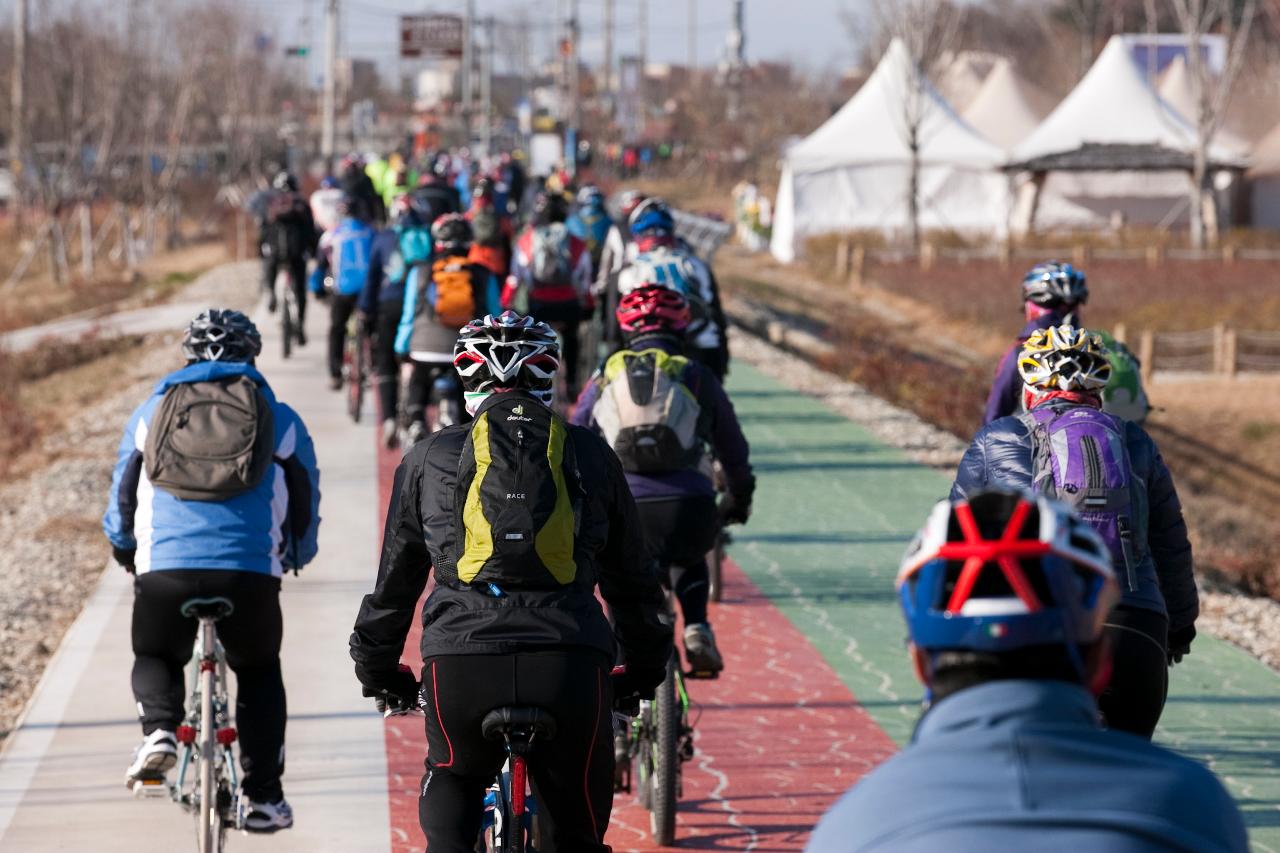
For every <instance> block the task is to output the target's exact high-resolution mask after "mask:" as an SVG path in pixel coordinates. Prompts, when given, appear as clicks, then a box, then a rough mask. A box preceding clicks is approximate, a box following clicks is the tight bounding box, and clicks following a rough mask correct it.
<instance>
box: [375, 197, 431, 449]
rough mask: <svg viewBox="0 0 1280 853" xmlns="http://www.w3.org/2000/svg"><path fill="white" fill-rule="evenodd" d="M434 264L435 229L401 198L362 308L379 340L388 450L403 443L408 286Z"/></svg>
mask: <svg viewBox="0 0 1280 853" xmlns="http://www.w3.org/2000/svg"><path fill="white" fill-rule="evenodd" d="M430 263H431V223H430V222H428V221H427V220H425V219H423V218H422V215H421V214H420V212H419V210H418V208H416V207H415V206H414V205H413V204H412V201H411V199H410V198H409V196H407V195H404V194H401V195H399V196H397V197H396V199H395V201H394V202H392V205H391V227H390V228H386V229H384V230H383V231H381V232H380V233H379V234H378V236H377V237H375V238H374V240H373V247H372V249H371V250H370V253H369V276H368V278H367V279H365V285H364V289H363V290H362V291H360V299H359V303H358V309H359V311H360V317H361V323H362V324H363V325H364V328H365V329H366V330H367V331H368V332H369V334H370V336H371V337H372V339H373V351H372V355H373V359H372V360H373V365H372V366H373V383H374V387H375V388H376V389H377V392H378V406H379V408H380V409H381V412H382V443H383V445H384V446H386V447H394V446H395V445H396V441H397V427H396V412H397V411H398V409H397V405H398V404H399V397H400V378H399V374H400V363H399V360H398V359H397V357H396V349H395V343H396V331H397V329H398V328H399V326H400V316H401V314H402V313H403V311H404V296H405V288H404V285H405V281H406V279H408V277H409V273H410V272H411V271H412V270H413V268H414V267H417V266H420V265H429V264H430Z"/></svg>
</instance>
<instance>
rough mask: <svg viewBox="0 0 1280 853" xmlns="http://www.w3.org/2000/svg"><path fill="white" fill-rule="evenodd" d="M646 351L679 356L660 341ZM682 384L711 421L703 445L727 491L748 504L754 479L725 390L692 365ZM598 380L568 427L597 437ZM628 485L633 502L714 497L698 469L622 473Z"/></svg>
mask: <svg viewBox="0 0 1280 853" xmlns="http://www.w3.org/2000/svg"><path fill="white" fill-rule="evenodd" d="M644 348H645V349H651V348H658V349H662V350H664V351H666V352H668V353H671V354H679V353H680V347H679V346H678V345H676V344H674V343H672V342H669V341H667V340H664V339H662V338H653V339H649V340H646V341H645V342H644ZM682 381H683V382H684V384H685V385H686V386H687V387H688V388H689V390H690V391H692V392H693V394H694V396H695V397H697V399H698V405H699V406H700V407H701V408H702V411H703V412H705V413H708V414H709V415H710V416H709V417H708V418H707V419H706V423H707V435H705V436H702V440H703V441H704V442H706V443H707V444H709V445H710V446H711V449H712V450H713V451H714V452H715V457H716V459H717V460H719V462H720V465H721V467H722V468H723V469H724V476H725V481H726V483H727V486H728V490H729V492H730V493H731V494H733V495H735V496H740V497H741V498H743V499H745V500H746V501H748V502H749V501H750V498H751V493H752V491H753V490H754V489H755V478H754V477H753V476H752V474H751V461H750V458H749V454H750V450H749V448H748V447H747V439H746V436H744V435H743V434H742V427H741V426H740V425H739V424H738V416H737V415H736V414H735V413H734V411H733V403H731V402H729V396H728V395H727V394H725V392H724V387H723V386H721V385H720V383H719V382H718V381H717V380H716V377H715V375H714V374H712V372H711V371H710V370H709V369H708V368H707V367H705V366H704V365H702V364H699V363H698V362H696V361H690V362H689V367H688V370H687V371H686V372H685V375H684V377H682ZM600 388H601V384H600V377H599V376H597V377H596V378H594V379H593V380H592V381H590V382H588V383H587V386H586V387H585V388H583V389H582V394H581V395H580V396H579V397H578V403H577V405H576V406H575V407H574V410H573V417H572V418H570V421H571V422H572V423H574V424H577V425H579V426H585V427H588V428H590V429H592V430H595V431H597V432H598V431H599V427H598V426H597V425H596V421H595V416H594V410H595V406H596V401H597V400H598V399H599V398H600ZM627 484H628V485H629V486H630V487H631V494H632V495H633V496H634V497H635V499H636V500H638V501H642V500H646V499H657V498H672V497H692V496H695V495H703V496H714V495H715V493H716V490H715V486H714V485H713V484H712V482H711V480H710V478H708V477H707V475H706V474H704V473H703V472H702V471H700V470H698V469H697V468H687V469H685V470H683V471H674V472H672V473H670V474H633V473H630V472H628V473H627Z"/></svg>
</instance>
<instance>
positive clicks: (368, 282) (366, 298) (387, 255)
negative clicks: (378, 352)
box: [356, 228, 406, 316]
mask: <svg viewBox="0 0 1280 853" xmlns="http://www.w3.org/2000/svg"><path fill="white" fill-rule="evenodd" d="M405 272H406V270H405V269H404V261H403V259H402V258H401V257H400V235H399V234H398V233H397V232H396V231H395V229H393V228H386V229H384V230H382V231H379V232H378V234H377V236H375V237H374V238H373V245H372V247H371V248H370V249H369V276H368V278H366V279H365V283H364V289H363V290H361V291H360V299H359V301H358V302H357V303H356V307H357V308H358V309H359V310H360V312H361V313H363V314H368V315H370V316H374V315H376V314H377V313H378V306H379V305H382V304H383V303H385V302H400V301H401V300H403V299H404V280H405V277H406V276H405Z"/></svg>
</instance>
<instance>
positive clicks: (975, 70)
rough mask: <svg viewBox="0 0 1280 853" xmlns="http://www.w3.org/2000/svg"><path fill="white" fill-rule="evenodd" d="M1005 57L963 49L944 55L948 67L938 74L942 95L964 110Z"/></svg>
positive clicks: (938, 83)
mask: <svg viewBox="0 0 1280 853" xmlns="http://www.w3.org/2000/svg"><path fill="white" fill-rule="evenodd" d="M1003 59H1004V57H1002V56H1000V55H999V54H996V53H989V52H987V51H985V50H962V51H960V52H959V53H956V54H954V55H952V56H950V57H948V56H946V55H945V54H944V55H943V62H945V63H946V68H945V69H944V70H943V71H942V73H941V74H939V75H938V79H937V87H938V91H939V92H940V93H941V94H942V97H944V98H946V99H947V101H948V102H949V103H950V104H951V106H952V107H954V108H955V109H956V110H958V111H960V112H963V111H964V110H966V109H968V108H969V104H971V103H973V99H974V98H976V97H977V96H978V92H980V91H981V90H982V84H983V83H985V82H986V80H987V78H988V77H989V76H990V75H991V71H992V69H994V68H995V67H996V64H997V63H999V62H1001V61H1002V60H1003Z"/></svg>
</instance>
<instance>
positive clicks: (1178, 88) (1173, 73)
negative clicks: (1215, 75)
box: [1156, 54, 1249, 152]
mask: <svg viewBox="0 0 1280 853" xmlns="http://www.w3.org/2000/svg"><path fill="white" fill-rule="evenodd" d="M1156 91H1158V92H1159V93H1160V97H1162V98H1164V99H1165V100H1166V101H1168V102H1169V106H1171V107H1173V108H1174V109H1175V110H1177V111H1178V114H1179V115H1181V116H1182V117H1183V118H1185V119H1186V120H1187V124H1190V125H1192V126H1193V127H1194V126H1195V123H1196V115H1197V113H1199V111H1200V108H1199V107H1198V106H1197V105H1196V99H1195V96H1194V95H1192V94H1191V69H1189V68H1188V67H1187V58H1186V56H1185V55H1183V54H1178V55H1177V56H1175V57H1174V58H1173V61H1172V62H1170V63H1169V67H1168V68H1166V69H1165V70H1164V73H1163V74H1161V75H1160V86H1159V88H1158V89H1157V90H1156ZM1230 121H1231V117H1230V115H1228V116H1227V120H1226V123H1227V124H1229V123H1230ZM1215 141H1217V142H1218V143H1220V144H1221V145H1222V146H1223V147H1224V148H1227V149H1230V150H1233V151H1237V152H1244V151H1247V150H1249V144H1248V143H1247V142H1245V141H1244V140H1243V139H1242V138H1240V136H1239V135H1238V134H1236V133H1233V132H1232V131H1231V130H1229V129H1228V128H1226V127H1222V128H1220V129H1219V130H1218V133H1217V134H1216V136H1215Z"/></svg>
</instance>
